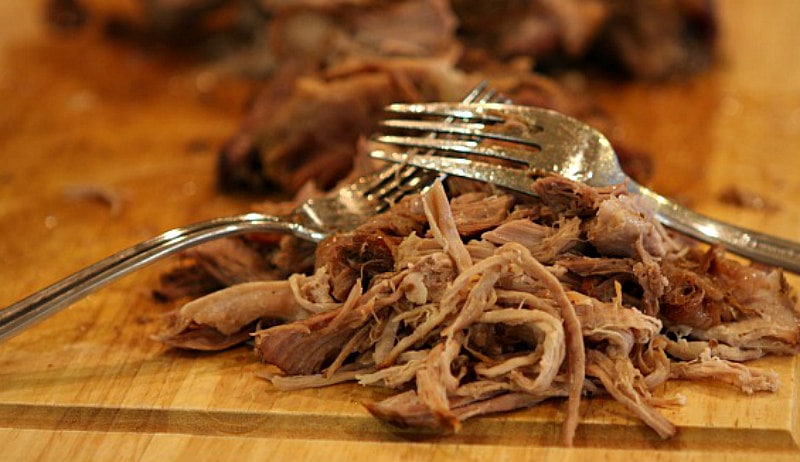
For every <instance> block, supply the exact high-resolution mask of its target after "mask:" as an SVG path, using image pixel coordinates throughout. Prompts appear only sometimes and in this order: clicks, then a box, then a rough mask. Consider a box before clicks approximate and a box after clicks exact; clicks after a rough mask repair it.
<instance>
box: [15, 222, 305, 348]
mask: <svg viewBox="0 0 800 462" xmlns="http://www.w3.org/2000/svg"><path fill="white" fill-rule="evenodd" d="M255 231H259V232H262V231H283V232H287V233H291V234H294V235H296V236H298V237H302V238H304V239H307V240H312V241H317V240H319V239H318V236H316V234H318V233H316V234H315V233H314V232H312V231H311V230H309V229H308V228H306V227H304V226H302V225H298V224H297V223H292V222H290V221H287V220H285V219H284V218H282V217H277V216H271V215H263V214H259V213H248V214H243V215H234V216H230V217H223V218H217V219H214V220H209V221H204V222H200V223H196V224H193V225H189V226H186V227H183V228H176V229H172V230H170V231H167V232H165V233H163V234H160V235H158V236H156V237H154V238H151V239H148V240H147V241H144V242H141V243H139V244H136V245H134V246H133V247H130V248H128V249H125V250H122V251H120V252H117V253H115V254H114V255H111V256H109V257H106V258H104V259H103V260H100V261H98V262H97V263H94V264H92V265H91V266H88V267H86V268H84V269H82V270H80V271H78V272H76V273H74V274H72V275H70V276H67V277H66V278H64V279H62V280H60V281H58V282H56V283H54V284H52V285H50V286H48V287H46V288H44V289H42V290H39V291H37V292H35V293H33V294H31V295H29V296H27V297H25V298H23V299H22V300H20V301H18V302H16V303H14V304H12V305H9V306H8V307H6V308H4V309H2V310H0V342H2V341H3V340H5V339H6V338H8V337H10V336H12V335H13V334H15V333H16V332H18V331H20V330H22V329H23V328H25V327H27V326H28V325H30V324H32V323H34V322H37V321H41V320H42V319H44V318H45V317H47V316H50V315H52V314H54V313H56V312H58V311H59V310H61V309H63V308H66V307H67V306H69V305H70V304H72V303H74V302H75V301H77V300H79V299H81V298H83V297H85V296H87V295H89V294H90V293H92V292H94V291H95V290H97V289H99V288H101V287H103V286H105V285H107V284H109V283H111V282H113V281H116V280H117V279H119V278H121V277H123V276H125V275H127V274H128V273H131V272H132V271H135V270H137V269H139V268H141V267H143V266H145V265H148V264H150V263H153V262H155V261H156V260H160V259H161V258H164V257H166V256H168V255H172V254H174V253H176V252H179V251H181V250H184V249H186V248H189V247H193V246H196V245H198V244H202V243H203V242H206V241H210V240H212V239H217V238H220V237H224V236H231V235H235V234H243V233H247V232H255Z"/></svg>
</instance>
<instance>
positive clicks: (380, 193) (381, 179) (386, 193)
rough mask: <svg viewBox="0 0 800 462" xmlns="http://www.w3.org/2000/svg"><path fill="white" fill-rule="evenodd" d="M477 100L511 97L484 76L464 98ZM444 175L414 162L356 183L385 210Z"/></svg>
mask: <svg viewBox="0 0 800 462" xmlns="http://www.w3.org/2000/svg"><path fill="white" fill-rule="evenodd" d="M475 102H477V103H490V102H508V99H507V98H505V97H504V96H502V95H501V94H500V93H498V92H497V91H495V90H494V89H492V88H489V82H488V81H486V80H483V81H481V82H479V83H478V84H477V85H476V86H475V87H473V88H472V90H471V91H470V92H469V93H468V94H467V95H466V96H465V97H464V99H463V100H462V103H464V104H468V103H475ZM450 120H452V119H450ZM429 136H430V137H431V138H433V137H435V136H436V133H433V132H429ZM409 154H417V150H416V149H412V150H411V152H409ZM441 176H442V175H439V174H437V173H435V172H432V171H429V170H425V169H420V168H419V167H416V166H413V165H408V164H395V165H392V166H391V167H390V168H387V169H385V170H383V171H382V172H381V173H380V174H379V175H377V176H376V177H375V178H373V180H372V181H369V182H367V183H364V184H360V185H358V186H357V187H358V189H359V190H360V191H361V193H362V194H363V195H364V196H365V197H366V198H367V199H368V200H369V201H371V202H373V203H374V204H375V206H374V210H376V211H382V210H385V209H386V208H388V207H389V206H390V205H391V204H394V203H396V202H397V201H399V200H400V199H402V198H403V197H404V196H406V195H408V194H411V193H416V192H419V191H420V189H421V188H420V186H423V188H422V189H424V188H427V187H428V186H430V184H432V183H433V180H434V179H435V178H437V177H441Z"/></svg>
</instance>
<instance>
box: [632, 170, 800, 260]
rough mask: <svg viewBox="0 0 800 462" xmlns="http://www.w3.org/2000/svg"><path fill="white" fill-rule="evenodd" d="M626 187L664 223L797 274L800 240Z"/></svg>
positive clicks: (637, 187) (640, 188) (642, 190)
mask: <svg viewBox="0 0 800 462" xmlns="http://www.w3.org/2000/svg"><path fill="white" fill-rule="evenodd" d="M631 183H632V182H631ZM628 188H629V190H631V191H632V192H636V193H638V194H640V195H641V196H642V197H644V198H646V200H647V201H648V202H649V203H650V205H652V207H653V210H654V211H655V214H656V217H657V218H658V220H659V221H660V222H661V223H663V224H664V225H666V226H668V227H670V228H672V229H674V230H676V231H679V232H681V233H684V234H687V235H689V236H691V237H693V238H695V239H697V240H700V241H702V242H705V243H708V244H720V245H723V246H724V247H725V249H726V250H728V251H730V252H733V253H735V254H737V255H741V256H743V257H746V258H750V259H752V260H756V261H759V262H762V263H766V264H769V265H773V266H779V267H781V268H784V269H786V270H788V271H791V272H793V273H795V274H800V243H797V242H793V241H790V240H787V239H782V238H779V237H777V236H772V235H769V234H765V233H761V232H758V231H754V230H751V229H747V228H742V227H739V226H736V225H732V224H729V223H724V222H722V221H718V220H715V219H713V218H710V217H707V216H705V215H702V214H699V213H697V212H694V211H692V210H689V209H687V208H685V207H682V206H680V205H678V204H676V203H674V202H672V201H670V200H668V199H666V198H664V197H662V196H660V195H659V194H657V193H655V192H653V191H651V190H650V189H647V188H645V187H644V186H642V185H639V184H630V183H629V185H628Z"/></svg>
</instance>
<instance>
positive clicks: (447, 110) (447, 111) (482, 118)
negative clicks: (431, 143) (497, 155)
mask: <svg viewBox="0 0 800 462" xmlns="http://www.w3.org/2000/svg"><path fill="white" fill-rule="evenodd" d="M480 109H481V107H480V106H474V105H473V106H470V105H468V104H459V103H393V104H390V105H388V106H386V107H385V108H384V110H385V111H386V112H393V113H399V114H406V115H414V116H434V117H452V118H454V119H463V120H474V121H477V122H486V123H501V122H503V121H504V120H505V118H503V117H500V116H496V115H492V114H487V113H485V112H482V111H481V110H480Z"/></svg>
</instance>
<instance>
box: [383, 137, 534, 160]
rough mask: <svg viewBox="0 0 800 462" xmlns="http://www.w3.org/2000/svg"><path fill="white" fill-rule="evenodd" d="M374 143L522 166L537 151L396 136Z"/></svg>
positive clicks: (455, 140)
mask: <svg viewBox="0 0 800 462" xmlns="http://www.w3.org/2000/svg"><path fill="white" fill-rule="evenodd" d="M373 139H374V141H377V142H378V143H383V144H391V145H394V146H401V147H406V148H408V147H411V148H417V149H426V150H434V151H449V152H457V153H460V154H473V155H479V156H485V157H493V158H496V159H505V160H510V161H514V162H519V163H521V164H526V165H527V163H528V161H529V160H530V157H531V154H534V153H535V151H533V150H528V149H518V148H513V147H510V146H484V145H481V144H480V143H479V142H478V141H471V140H458V139H438V138H423V137H417V136H395V135H379V136H376V137H375V138H373Z"/></svg>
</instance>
